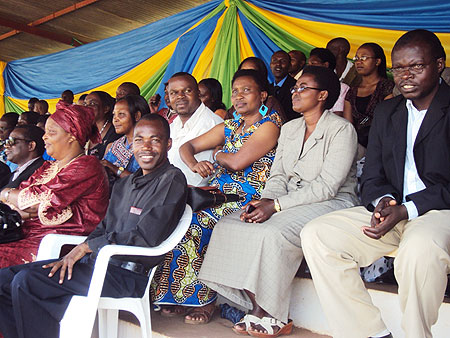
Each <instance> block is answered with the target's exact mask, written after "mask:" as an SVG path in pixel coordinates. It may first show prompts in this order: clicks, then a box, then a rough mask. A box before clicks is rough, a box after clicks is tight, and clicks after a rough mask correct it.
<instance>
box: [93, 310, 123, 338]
mask: <svg viewBox="0 0 450 338" xmlns="http://www.w3.org/2000/svg"><path fill="white" fill-rule="evenodd" d="M118 329H119V311H118V310H115V309H108V310H107V309H98V336H99V338H117V332H118Z"/></svg>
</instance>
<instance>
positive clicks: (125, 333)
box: [93, 277, 450, 338]
mask: <svg viewBox="0 0 450 338" xmlns="http://www.w3.org/2000/svg"><path fill="white" fill-rule="evenodd" d="M367 286H368V288H369V294H370V296H371V297H372V300H373V302H374V304H375V305H376V306H378V307H379V308H380V310H381V315H382V317H383V320H384V321H385V323H386V326H387V327H388V329H389V330H390V331H391V332H392V333H393V335H394V337H395V338H404V337H405V335H404V333H403V331H402V329H401V318H402V315H401V311H400V306H399V303H398V296H397V287H396V286H395V285H380V284H373V283H370V284H367ZM224 302H226V303H228V304H230V305H232V306H236V304H233V303H232V302H230V301H228V300H226V299H224V298H220V297H219V299H218V304H220V303H224ZM236 307H238V306H236ZM289 311H290V316H289V317H290V318H291V319H292V320H293V321H294V325H295V328H294V331H293V333H292V335H290V336H289V337H292V338H297V337H303V338H327V337H328V338H330V336H331V333H330V329H329V326H328V323H327V321H326V319H325V316H324V314H323V310H322V307H321V305H320V302H319V299H318V297H317V294H316V291H315V288H314V284H313V282H312V280H311V279H310V278H299V277H297V278H295V280H294V285H293V290H292V295H291V303H290V310H289ZM151 316H152V329H153V337H158V338H162V337H165V338H191V337H192V338H194V337H195V338H216V337H217V338H228V337H229V338H235V337H237V336H236V334H235V333H234V332H233V331H232V330H231V327H232V323H231V322H230V321H228V320H226V319H222V318H220V316H219V311H216V313H215V314H214V316H213V318H212V320H211V322H210V323H209V324H208V325H190V324H185V323H184V321H183V317H182V316H180V317H175V318H167V317H162V316H161V315H160V314H159V313H155V312H152V315H151ZM120 319H121V320H120V321H119V335H118V337H119V338H138V337H141V335H140V329H139V326H138V324H137V320H136V318H135V317H134V316H133V315H131V314H129V313H124V312H121V314H120ZM432 332H433V337H434V338H448V337H450V299H448V298H447V299H446V300H445V301H444V303H442V305H441V307H440V309H439V319H438V322H437V323H436V324H435V325H434V326H433V328H432ZM93 338H96V336H95V334H94V335H93Z"/></svg>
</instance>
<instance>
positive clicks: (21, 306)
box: [0, 256, 148, 338]
mask: <svg viewBox="0 0 450 338" xmlns="http://www.w3.org/2000/svg"><path fill="white" fill-rule="evenodd" d="M52 261H54V260H49V261H40V262H34V263H29V264H23V265H16V266H12V267H8V268H4V269H1V270H0V332H1V333H2V334H3V335H4V337H5V338H16V337H21V338H53V337H54V338H58V337H59V322H60V321H61V319H62V318H63V316H64V312H65V311H66V309H67V306H68V305H69V302H70V300H71V298H72V296H73V295H84V296H85V295H86V294H87V292H88V289H89V283H90V281H91V277H92V272H93V268H94V261H93V260H92V259H90V258H89V257H88V256H86V257H83V258H82V259H81V260H80V261H79V262H77V263H76V264H75V266H74V268H73V273H72V279H71V280H67V274H66V277H65V280H64V282H63V284H59V271H58V272H57V273H56V274H55V275H54V276H53V277H51V278H49V277H48V273H49V272H50V269H43V268H42V265H44V264H45V263H48V262H52ZM147 281H148V277H147V276H145V275H141V274H137V273H134V272H131V271H128V270H125V269H122V268H120V267H117V266H114V265H109V267H108V270H107V272H106V277H105V283H104V286H103V290H102V296H105V297H113V298H120V297H142V295H143V294H144V292H145V287H146V285H147Z"/></svg>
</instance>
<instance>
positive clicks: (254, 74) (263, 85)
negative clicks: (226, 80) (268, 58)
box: [231, 69, 268, 92]
mask: <svg viewBox="0 0 450 338" xmlns="http://www.w3.org/2000/svg"><path fill="white" fill-rule="evenodd" d="M244 76H248V77H251V78H252V79H253V80H254V81H255V82H256V84H257V85H258V87H259V90H261V91H262V92H268V88H267V81H264V79H263V78H262V75H261V73H260V72H258V71H256V70H254V69H240V70H238V71H237V72H236V73H234V75H233V79H232V80H231V86H233V83H234V81H236V79H238V78H240V77H244Z"/></svg>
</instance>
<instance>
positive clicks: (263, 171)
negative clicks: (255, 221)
mask: <svg viewBox="0 0 450 338" xmlns="http://www.w3.org/2000/svg"><path fill="white" fill-rule="evenodd" d="M264 83H265V82H264V81H263V79H262V78H261V76H260V75H259V73H258V72H256V71H254V70H239V71H237V72H236V74H235V75H234V77H233V80H232V96H231V101H232V103H233V105H234V107H235V108H236V112H235V114H234V115H235V119H234V120H225V122H224V123H221V124H219V125H217V126H215V127H214V128H212V129H211V130H210V131H209V132H207V133H205V134H203V135H201V136H199V137H197V138H195V139H193V140H191V141H189V142H187V143H185V144H184V145H183V146H181V148H180V155H181V158H182V159H183V161H184V162H185V163H186V164H187V166H188V167H189V168H190V169H191V170H192V171H193V172H196V173H199V174H200V175H201V176H203V177H208V176H210V175H211V174H213V173H214V172H215V175H214V176H213V178H212V179H211V180H210V183H209V185H210V186H214V187H217V188H219V189H220V190H221V191H222V192H224V193H232V194H238V195H240V197H241V199H240V201H239V202H229V203H224V204H222V205H219V206H216V207H213V208H208V209H205V210H202V211H199V212H196V213H194V214H193V217H192V222H191V226H190V228H189V230H188V232H187V233H186V235H185V237H184V238H183V239H182V241H181V242H180V243H179V244H178V245H177V246H176V247H175V249H174V250H172V251H171V252H170V253H168V254H167V255H166V259H165V261H164V263H163V264H162V265H161V266H160V268H159V270H158V271H157V273H156V276H155V283H154V284H155V285H154V290H153V291H154V292H153V297H154V301H155V304H158V305H161V306H162V312H161V313H162V315H165V316H175V315H180V314H186V313H188V314H187V315H186V317H185V322H186V323H191V324H205V323H207V322H209V320H210V318H211V315H212V313H213V312H214V307H215V305H214V302H215V299H216V293H215V292H214V291H213V290H211V289H210V288H208V287H207V286H206V285H205V284H203V283H201V282H200V281H199V280H198V279H197V276H198V273H199V271H200V267H201V264H202V262H203V257H204V255H205V252H206V249H207V247H208V243H209V239H210V237H211V233H212V231H213V228H214V225H215V224H216V223H217V222H218V221H219V219H221V218H222V217H223V216H225V215H228V214H231V213H233V212H236V211H238V210H241V209H242V208H243V207H244V206H245V205H246V204H247V203H248V202H250V201H251V200H252V199H259V198H260V196H261V192H262V190H263V189H264V184H265V182H266V180H267V178H268V177H269V172H270V167H271V165H272V162H273V159H274V157H275V148H276V144H277V139H278V136H279V134H280V127H281V119H280V117H279V115H278V113H277V112H275V111H272V112H269V111H268V109H267V107H266V106H264V105H263V104H262V102H264V100H265V99H266V98H267V89H266V88H265V85H264ZM219 147H220V148H219ZM207 149H216V152H215V155H214V160H215V162H214V163H211V162H209V161H201V162H197V160H196V159H195V157H194V154H196V153H198V152H201V151H204V150H207ZM188 309H189V312H188Z"/></svg>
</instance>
